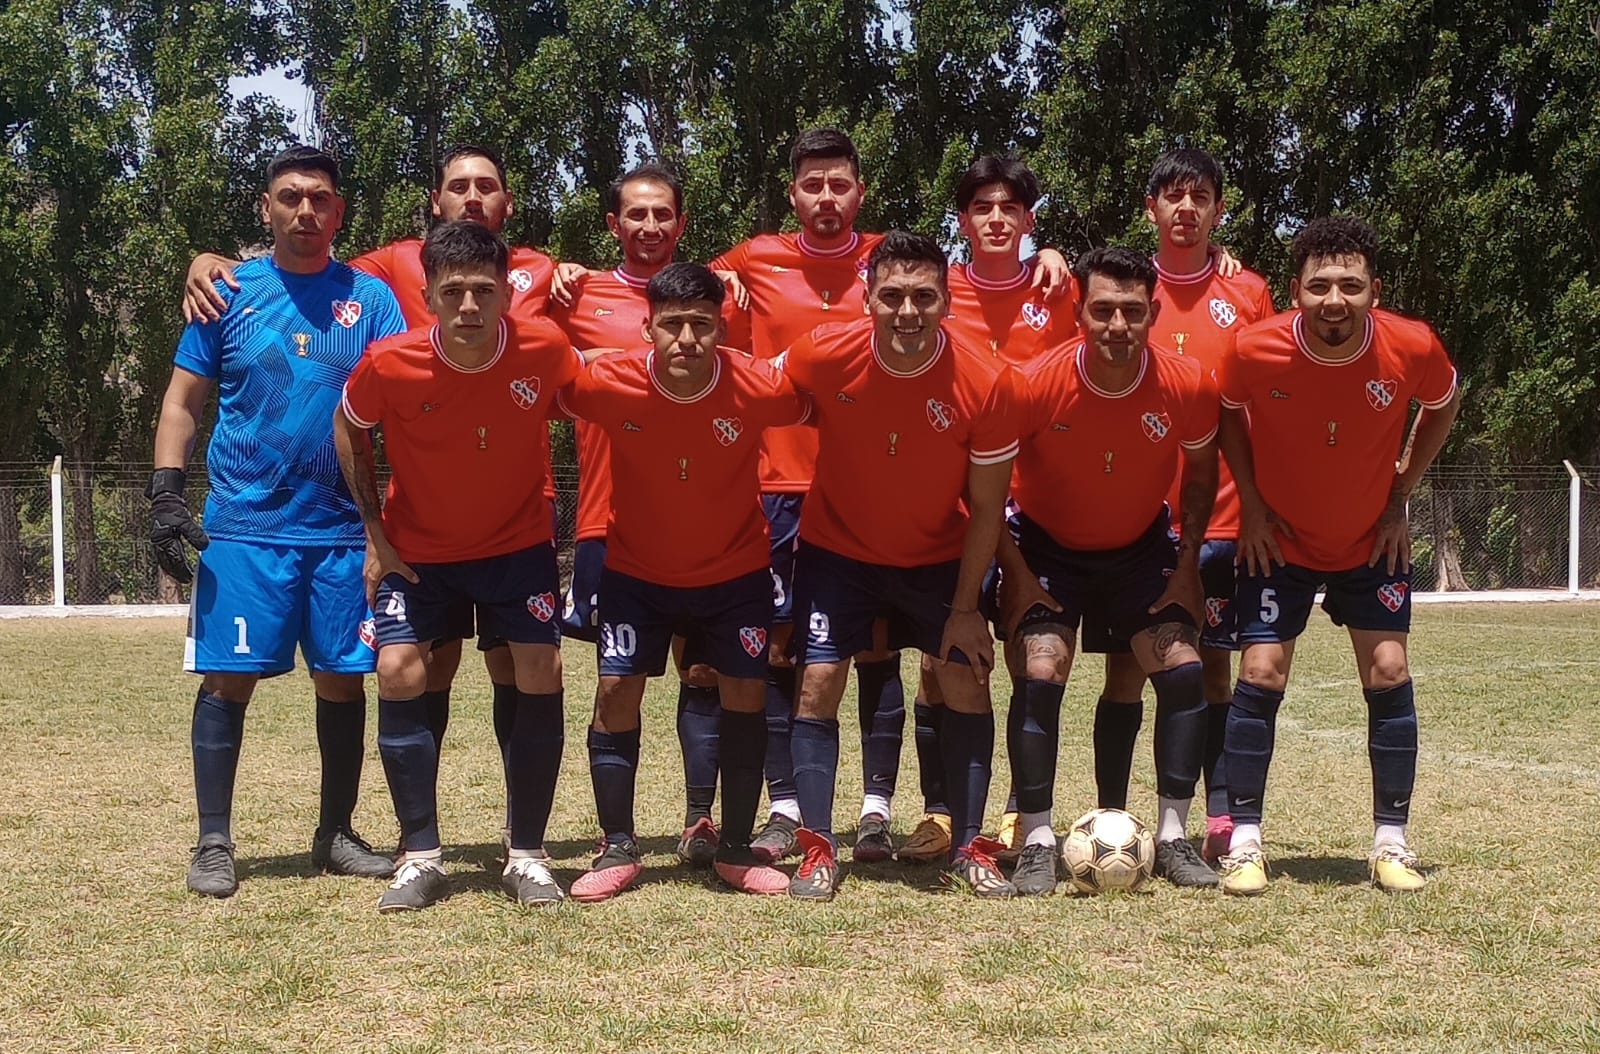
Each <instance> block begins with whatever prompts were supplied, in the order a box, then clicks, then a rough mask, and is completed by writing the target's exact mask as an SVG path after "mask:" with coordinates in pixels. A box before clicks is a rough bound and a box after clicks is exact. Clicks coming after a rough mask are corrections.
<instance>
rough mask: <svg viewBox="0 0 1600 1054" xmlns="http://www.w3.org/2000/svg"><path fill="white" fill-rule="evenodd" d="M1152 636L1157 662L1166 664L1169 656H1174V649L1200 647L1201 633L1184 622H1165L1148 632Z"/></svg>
mask: <svg viewBox="0 0 1600 1054" xmlns="http://www.w3.org/2000/svg"><path fill="white" fill-rule="evenodd" d="M1146 632H1148V633H1149V634H1150V635H1151V643H1152V646H1153V647H1154V650H1155V656H1156V661H1157V662H1159V663H1162V664H1165V663H1166V661H1167V656H1169V655H1171V654H1172V651H1173V649H1174V648H1176V647H1178V646H1179V645H1180V644H1186V645H1188V646H1189V647H1191V648H1198V647H1199V646H1200V631H1199V630H1197V629H1195V628H1194V627H1193V626H1190V625H1188V624H1186V623H1183V622H1163V623H1162V624H1161V625H1159V626H1152V627H1151V628H1150V629H1149V630H1147V631H1146Z"/></svg>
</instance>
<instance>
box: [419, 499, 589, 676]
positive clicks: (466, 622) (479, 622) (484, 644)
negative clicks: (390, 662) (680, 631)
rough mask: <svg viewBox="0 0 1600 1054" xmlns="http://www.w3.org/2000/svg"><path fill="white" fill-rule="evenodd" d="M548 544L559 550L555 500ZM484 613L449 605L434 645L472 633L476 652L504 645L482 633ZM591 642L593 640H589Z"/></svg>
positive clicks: (468, 606)
mask: <svg viewBox="0 0 1600 1054" xmlns="http://www.w3.org/2000/svg"><path fill="white" fill-rule="evenodd" d="M550 531H551V537H550V544H551V545H552V546H554V547H555V548H556V549H560V548H561V517H560V514H559V511H558V510H557V508H556V503H555V499H553V498H552V499H550ZM483 620H484V613H483V611H482V609H478V608H476V605H474V604H473V603H472V602H471V601H467V600H457V601H456V602H454V603H452V604H451V605H450V613H449V615H448V616H447V619H446V622H445V631H444V632H443V633H442V634H440V635H439V638H438V639H437V640H435V641H434V644H444V643H446V642H448V641H453V640H466V639H467V638H468V637H470V636H472V635H473V634H474V633H477V634H478V650H479V651H493V650H494V649H495V648H498V647H501V646H502V645H504V644H505V642H506V639H505V638H504V637H498V636H495V635H493V634H490V633H485V632H483V631H482V629H481V627H482V626H483ZM590 639H591V640H592V639H593V638H590Z"/></svg>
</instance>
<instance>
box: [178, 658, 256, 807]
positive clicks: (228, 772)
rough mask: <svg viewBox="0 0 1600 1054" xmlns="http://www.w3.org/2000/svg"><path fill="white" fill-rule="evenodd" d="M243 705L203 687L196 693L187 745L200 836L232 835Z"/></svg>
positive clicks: (241, 742) (244, 705) (242, 732)
mask: <svg viewBox="0 0 1600 1054" xmlns="http://www.w3.org/2000/svg"><path fill="white" fill-rule="evenodd" d="M245 707H246V704H244V703H230V702H229V701H228V700H226V699H224V698H222V696H220V695H218V694H217V693H215V692H207V691H206V690H205V689H203V688H202V689H200V691H198V692H197V693H195V697H194V720H193V722H192V723H191V725H190V728H189V745H190V748H191V749H192V751H193V753H194V800H195V804H196V805H197V806H198V807H199V812H200V837H202V838H204V837H205V836H206V835H208V834H220V835H222V836H223V837H224V838H230V839H231V838H232V836H233V834H232V818H233V780H234V777H235V776H236V775H237V774H238V771H239V748H240V746H241V744H243V742H244V712H245Z"/></svg>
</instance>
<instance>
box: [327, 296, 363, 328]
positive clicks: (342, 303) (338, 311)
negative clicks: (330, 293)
mask: <svg viewBox="0 0 1600 1054" xmlns="http://www.w3.org/2000/svg"><path fill="white" fill-rule="evenodd" d="M333 320H334V321H335V322H337V323H339V325H341V326H343V327H344V328H345V329H349V328H350V327H351V326H354V325H355V324H356V323H357V322H360V321H361V301H359V300H335V301H334V302H333Z"/></svg>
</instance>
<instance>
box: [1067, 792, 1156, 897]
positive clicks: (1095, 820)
mask: <svg viewBox="0 0 1600 1054" xmlns="http://www.w3.org/2000/svg"><path fill="white" fill-rule="evenodd" d="M1061 859H1062V862H1063V863H1065V864H1066V867H1067V879H1068V880H1069V881H1070V882H1071V883H1072V888H1074V889H1076V890H1077V891H1078V892H1080V893H1105V892H1107V891H1109V890H1113V889H1118V890H1123V891H1125V892H1132V891H1133V890H1135V889H1138V888H1139V887H1140V886H1141V885H1143V884H1144V881H1145V880H1146V879H1148V878H1149V877H1150V872H1151V870H1152V869H1153V868H1154V867H1155V865H1156V840H1155V838H1154V837H1152V836H1151V834H1150V829H1149V828H1148V827H1146V826H1145V825H1144V824H1142V823H1140V822H1139V819H1138V817H1136V816H1134V815H1133V814H1132V813H1126V812H1123V811H1122V810H1121V809H1094V810H1092V811H1090V812H1086V813H1084V814H1083V815H1082V816H1080V817H1078V819H1077V821H1076V822H1075V823H1074V824H1073V825H1072V826H1071V827H1070V828H1068V829H1067V837H1066V839H1065V840H1064V841H1063V842H1062V844H1061Z"/></svg>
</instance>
